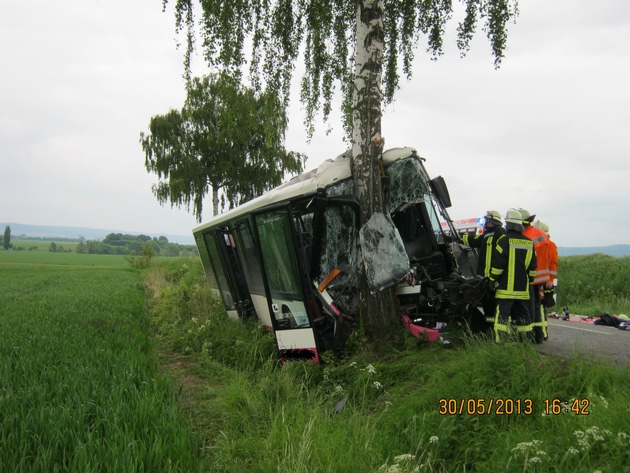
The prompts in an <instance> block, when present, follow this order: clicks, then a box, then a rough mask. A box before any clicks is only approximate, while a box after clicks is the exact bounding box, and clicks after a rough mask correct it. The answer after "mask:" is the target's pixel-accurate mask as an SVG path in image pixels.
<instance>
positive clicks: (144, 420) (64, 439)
mask: <svg viewBox="0 0 630 473" xmlns="http://www.w3.org/2000/svg"><path fill="white" fill-rule="evenodd" d="M0 334H1V336H0V471H2V472H42V473H47V472H54V471H59V472H81V473H83V472H105V471H107V472H121V473H123V472H125V473H126V472H132V471H147V472H162V471H169V472H171V471H173V472H176V471H177V472H188V471H202V466H201V465H202V463H201V461H200V458H199V448H198V442H197V441H196V439H195V436H194V435H193V434H192V430H191V426H190V424H189V422H188V421H187V420H186V419H185V418H184V417H183V416H182V414H181V412H180V409H179V407H178V402H177V398H176V396H175V394H174V393H173V390H172V386H171V384H170V382H169V381H167V380H166V379H164V378H162V377H160V376H159V375H158V372H157V365H156V357H155V353H154V351H153V345H152V342H151V337H150V336H151V330H150V323H149V316H148V313H147V309H146V301H145V292H144V288H143V285H142V281H141V276H140V274H139V273H138V272H135V271H132V270H130V269H127V267H126V264H125V262H124V260H123V259H122V257H120V258H119V257H115V256H101V255H76V254H55V253H44V252H41V253H37V252H7V251H2V252H0Z"/></svg>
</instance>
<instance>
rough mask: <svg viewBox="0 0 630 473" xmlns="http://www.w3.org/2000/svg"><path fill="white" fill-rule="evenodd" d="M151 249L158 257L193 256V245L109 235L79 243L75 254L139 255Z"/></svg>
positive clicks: (162, 237) (158, 239) (166, 239)
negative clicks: (101, 238)
mask: <svg viewBox="0 0 630 473" xmlns="http://www.w3.org/2000/svg"><path fill="white" fill-rule="evenodd" d="M146 247H149V248H152V249H153V251H155V254H156V255H159V256H195V255H197V254H198V253H197V248H196V247H195V245H181V244H179V243H171V242H169V241H168V238H166V237H165V236H159V237H153V238H151V237H150V236H148V235H142V234H141V235H128V234H122V233H110V234H108V235H107V236H106V237H105V238H104V239H103V240H102V241H96V240H86V241H80V242H79V244H78V245H77V247H76V252H77V253H81V254H105V255H141V254H143V248H146Z"/></svg>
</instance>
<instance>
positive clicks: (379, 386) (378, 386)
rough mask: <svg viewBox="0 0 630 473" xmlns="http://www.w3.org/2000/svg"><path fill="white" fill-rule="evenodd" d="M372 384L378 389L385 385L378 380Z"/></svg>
mask: <svg viewBox="0 0 630 473" xmlns="http://www.w3.org/2000/svg"><path fill="white" fill-rule="evenodd" d="M372 386H374V387H375V388H376V389H381V388H382V387H383V385H382V384H381V383H379V382H378V381H374V382H373V383H372Z"/></svg>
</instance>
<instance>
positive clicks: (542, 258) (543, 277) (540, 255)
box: [523, 224, 553, 285]
mask: <svg viewBox="0 0 630 473" xmlns="http://www.w3.org/2000/svg"><path fill="white" fill-rule="evenodd" d="M523 226H524V227H525V231H524V232H523V235H525V236H526V237H527V238H529V239H530V240H532V241H533V242H534V250H536V261H538V264H537V266H536V277H535V278H534V283H533V284H535V285H538V284H545V283H546V282H553V278H552V277H551V276H550V274H549V253H550V248H551V245H550V244H549V238H548V237H547V234H546V233H545V232H543V231H542V230H540V229H538V228H536V227H534V226H533V225H525V224H523Z"/></svg>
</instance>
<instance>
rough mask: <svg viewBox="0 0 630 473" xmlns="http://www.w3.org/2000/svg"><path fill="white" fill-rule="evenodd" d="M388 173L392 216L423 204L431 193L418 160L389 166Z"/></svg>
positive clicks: (401, 161)
mask: <svg viewBox="0 0 630 473" xmlns="http://www.w3.org/2000/svg"><path fill="white" fill-rule="evenodd" d="M386 173H387V177H388V178H389V189H388V193H387V194H388V195H387V200H386V202H387V209H388V211H389V213H390V214H394V213H396V212H397V211H399V210H402V209H403V208H404V207H406V206H408V205H410V204H417V203H420V202H422V201H423V200H424V198H425V195H427V194H428V193H429V184H428V182H427V181H426V179H425V177H424V176H423V173H422V169H421V167H420V163H419V162H418V160H417V159H416V158H407V159H401V160H400V161H396V162H395V163H392V164H390V165H389V166H387V170H386Z"/></svg>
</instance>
